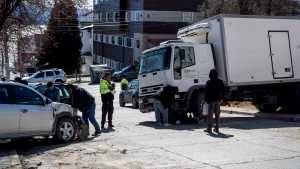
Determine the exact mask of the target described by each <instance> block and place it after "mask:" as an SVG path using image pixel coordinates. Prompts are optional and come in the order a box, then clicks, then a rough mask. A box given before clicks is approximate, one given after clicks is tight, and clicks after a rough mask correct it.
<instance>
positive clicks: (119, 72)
mask: <svg viewBox="0 0 300 169" xmlns="http://www.w3.org/2000/svg"><path fill="white" fill-rule="evenodd" d="M121 73H122V72H121V71H118V72H115V73H114V74H113V76H116V75H119V74H121Z"/></svg>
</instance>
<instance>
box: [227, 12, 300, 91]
mask: <svg viewBox="0 0 300 169" xmlns="http://www.w3.org/2000/svg"><path fill="white" fill-rule="evenodd" d="M224 31H225V35H224V36H225V37H224V43H225V47H226V48H225V57H226V62H227V65H226V66H227V76H228V79H229V85H231V86H238V85H248V84H269V83H279V82H294V81H300V20H296V19H270V18H237V17H236V18H231V17H224ZM274 32H284V33H283V34H280V35H279V34H274ZM275 35H276V36H277V37H275ZM272 36H274V37H273V39H272ZM275 38H277V39H275ZM272 46H273V49H272Z"/></svg>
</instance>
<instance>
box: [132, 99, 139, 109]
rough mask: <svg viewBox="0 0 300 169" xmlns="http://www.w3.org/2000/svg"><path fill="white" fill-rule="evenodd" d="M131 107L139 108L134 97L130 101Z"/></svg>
mask: <svg viewBox="0 0 300 169" xmlns="http://www.w3.org/2000/svg"><path fill="white" fill-rule="evenodd" d="M132 107H133V108H135V109H137V108H139V101H138V99H137V98H136V97H134V98H133V99H132Z"/></svg>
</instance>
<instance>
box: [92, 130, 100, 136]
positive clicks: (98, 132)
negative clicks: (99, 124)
mask: <svg viewBox="0 0 300 169" xmlns="http://www.w3.org/2000/svg"><path fill="white" fill-rule="evenodd" d="M100 134H101V131H96V132H95V133H94V134H93V135H92V136H93V137H97V136H99V135H100Z"/></svg>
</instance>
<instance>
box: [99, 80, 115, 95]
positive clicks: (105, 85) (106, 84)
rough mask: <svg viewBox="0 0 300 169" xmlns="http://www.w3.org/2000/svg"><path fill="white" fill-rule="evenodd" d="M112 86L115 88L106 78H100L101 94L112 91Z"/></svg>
mask: <svg viewBox="0 0 300 169" xmlns="http://www.w3.org/2000/svg"><path fill="white" fill-rule="evenodd" d="M112 88H113V87H112V85H111V84H110V83H109V82H108V81H107V80H104V79H101V80H100V94H101V95H102V94H107V93H110V92H111V90H112Z"/></svg>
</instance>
